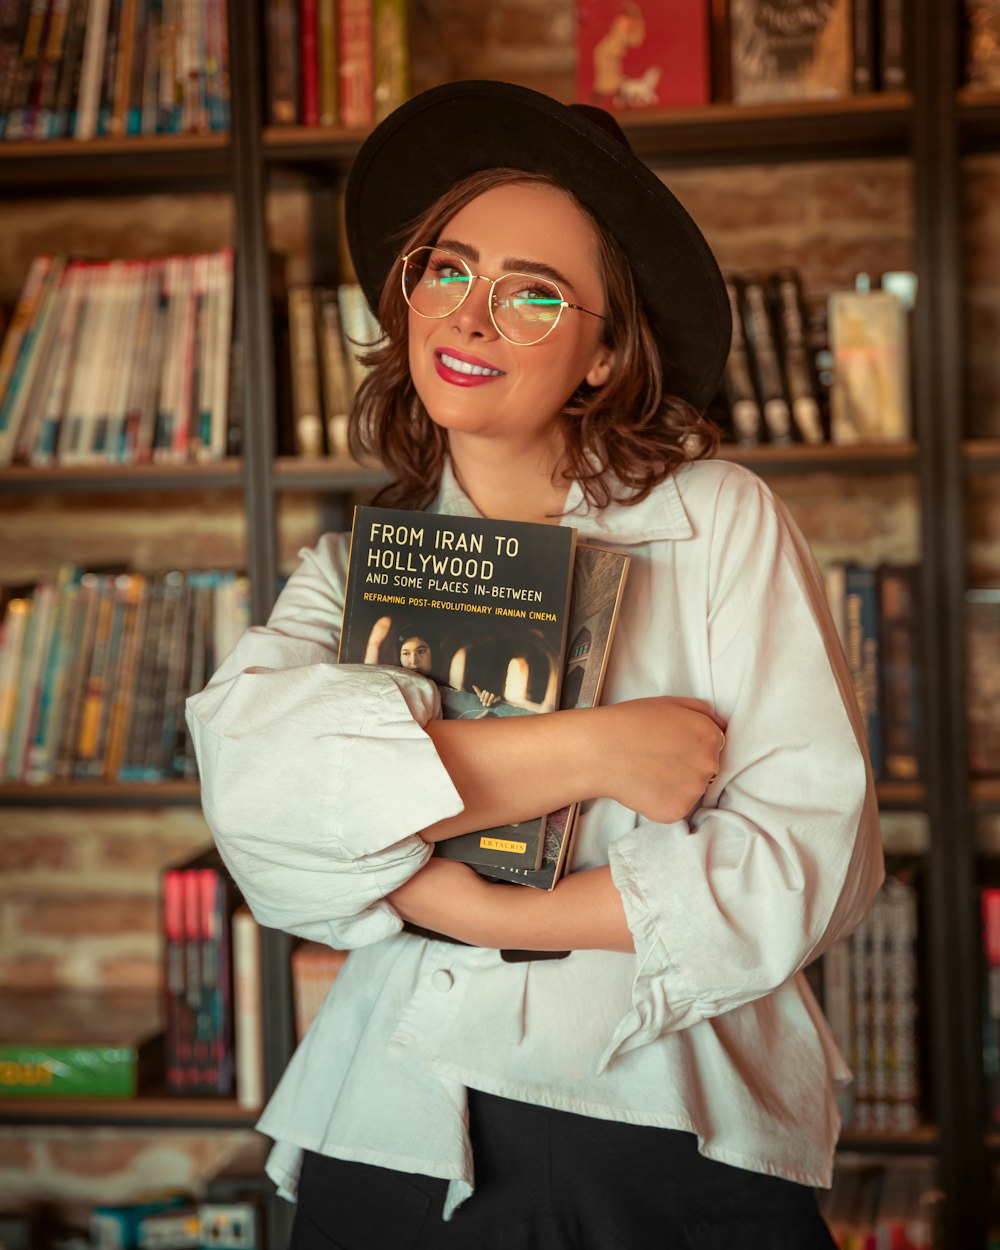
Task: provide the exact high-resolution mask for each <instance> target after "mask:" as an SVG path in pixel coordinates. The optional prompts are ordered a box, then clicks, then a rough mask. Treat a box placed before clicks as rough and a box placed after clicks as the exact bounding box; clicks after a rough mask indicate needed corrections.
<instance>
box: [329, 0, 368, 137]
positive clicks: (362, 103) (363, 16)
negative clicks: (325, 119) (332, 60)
mask: <svg viewBox="0 0 1000 1250" xmlns="http://www.w3.org/2000/svg"><path fill="white" fill-rule="evenodd" d="M372 2H373V0H337V49H338V52H339V54H340V56H339V62H338V66H337V68H338V88H339V90H338V94H339V97H340V122H341V125H343V126H346V127H347V128H348V129H349V130H351V129H358V130H361V129H365V128H367V127H368V126H370V125H371V124H372V122H373V121H374V120H375V92H374V83H373V81H372V76H373V73H374V48H373V40H372Z"/></svg>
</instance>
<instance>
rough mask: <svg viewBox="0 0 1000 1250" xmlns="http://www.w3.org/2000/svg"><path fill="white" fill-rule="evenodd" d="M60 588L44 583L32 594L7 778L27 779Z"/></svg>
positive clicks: (9, 744) (11, 736)
mask: <svg viewBox="0 0 1000 1250" xmlns="http://www.w3.org/2000/svg"><path fill="white" fill-rule="evenodd" d="M55 604H56V588H55V585H54V584H53V583H51V582H40V583H39V584H38V585H37V586H36V587H35V589H34V592H33V594H32V609H31V614H30V616H29V617H28V629H27V634H26V636H25V640H24V652H23V657H22V660H21V671H20V674H19V677H18V685H19V690H18V696H17V705H16V708H15V712H14V722H13V725H12V727H11V731H10V741H9V743H8V747H7V780H8V781H21V780H23V779H24V773H25V767H26V764H27V757H28V749H29V746H30V744H31V741H32V739H33V737H34V730H35V725H36V722H37V718H38V704H39V698H40V693H41V681H42V673H43V672H44V670H45V662H46V657H47V655H48V651H49V647H50V645H51V642H52V622H53V616H54V613H55Z"/></svg>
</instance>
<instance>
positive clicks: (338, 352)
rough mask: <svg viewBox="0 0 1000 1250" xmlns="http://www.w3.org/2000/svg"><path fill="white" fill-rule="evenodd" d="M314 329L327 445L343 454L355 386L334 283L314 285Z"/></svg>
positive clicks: (331, 451)
mask: <svg viewBox="0 0 1000 1250" xmlns="http://www.w3.org/2000/svg"><path fill="white" fill-rule="evenodd" d="M316 329H317V336H318V339H319V361H320V366H321V368H320V380H321V382H322V390H323V417H324V420H325V422H326V442H327V447H328V448H329V450H330V455H331V456H346V455H348V447H347V421H348V417H349V416H350V413H351V403H352V401H353V398H354V389H353V385H352V383H351V379H350V375H349V373H348V369H347V360H346V358H345V355H344V331H343V327H342V326H341V323H340V305H339V301H338V298H337V291H336V288H335V287H317V289H316Z"/></svg>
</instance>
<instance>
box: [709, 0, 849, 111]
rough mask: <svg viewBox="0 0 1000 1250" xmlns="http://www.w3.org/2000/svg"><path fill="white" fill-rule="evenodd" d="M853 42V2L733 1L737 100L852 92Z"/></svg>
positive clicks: (750, 101)
mask: <svg viewBox="0 0 1000 1250" xmlns="http://www.w3.org/2000/svg"><path fill="white" fill-rule="evenodd" d="M851 41H852V28H851V8H850V3H849V0H829V2H828V3H824V4H810V3H807V2H806V0H795V2H793V0H730V2H729V46H730V59H731V73H732V91H733V102H734V103H736V104H764V103H768V102H772V101H799V100H835V99H841V98H843V97H844V96H847V95H850V93H851V88H852V68H853V67H852V62H851Z"/></svg>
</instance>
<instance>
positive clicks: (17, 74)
mask: <svg viewBox="0 0 1000 1250" xmlns="http://www.w3.org/2000/svg"><path fill="white" fill-rule="evenodd" d="M228 44H229V33H228V27H227V17H226V0H11V2H10V3H8V4H6V5H4V6H3V8H2V15H0V139H3V140H7V141H11V140H18V139H33V140H40V139H62V138H73V139H93V138H95V137H98V136H111V137H121V136H124V135H154V134H178V133H188V134H190V133H198V132H206V131H213V130H228V128H229V54H228Z"/></svg>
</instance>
